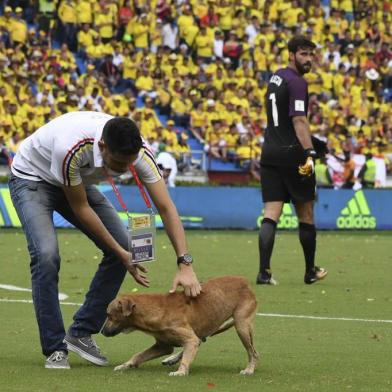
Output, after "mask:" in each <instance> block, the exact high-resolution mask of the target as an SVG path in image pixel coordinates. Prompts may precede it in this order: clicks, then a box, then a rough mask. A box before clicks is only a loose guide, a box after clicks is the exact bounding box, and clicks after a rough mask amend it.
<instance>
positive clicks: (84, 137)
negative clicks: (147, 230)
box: [11, 112, 162, 186]
mask: <svg viewBox="0 0 392 392" xmlns="http://www.w3.org/2000/svg"><path fill="white" fill-rule="evenodd" d="M111 118H113V116H110V115H109V114H105V113H99V112H71V113H67V114H63V115H62V116H60V117H57V118H55V119H54V120H52V121H50V122H49V123H47V124H45V125H44V126H42V127H41V128H39V129H38V130H37V131H36V132H34V133H33V134H32V135H31V136H29V137H28V138H26V139H25V140H24V141H23V142H22V143H21V145H20V147H19V150H18V152H17V154H16V156H15V157H14V160H13V162H12V166H11V171H12V173H13V174H14V175H15V176H17V177H21V178H25V179H28V180H33V181H42V180H44V181H47V182H49V183H50V184H53V185H56V186H63V185H65V186H75V185H79V184H80V183H82V182H83V184H86V185H88V184H96V183H99V182H101V181H104V180H105V179H106V175H105V173H104V170H103V160H102V155H101V152H100V150H99V147H98V141H99V140H101V137H102V131H103V127H104V125H105V124H106V122H107V121H108V120H110V119H111ZM134 167H135V169H136V172H137V174H138V176H139V178H140V180H141V181H142V182H144V183H154V182H157V181H159V180H160V179H161V178H162V176H161V172H160V170H159V168H158V166H157V164H156V162H155V159H154V156H153V154H152V152H151V150H150V149H149V146H148V144H147V142H146V141H145V140H144V139H143V147H142V148H141V149H140V152H139V155H138V157H137V159H136V161H135V162H134Z"/></svg>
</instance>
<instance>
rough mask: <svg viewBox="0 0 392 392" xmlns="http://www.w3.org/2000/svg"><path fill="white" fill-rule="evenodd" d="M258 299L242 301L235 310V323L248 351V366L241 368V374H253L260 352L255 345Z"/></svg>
mask: <svg viewBox="0 0 392 392" xmlns="http://www.w3.org/2000/svg"><path fill="white" fill-rule="evenodd" d="M256 306H257V303H256V300H255V299H252V300H251V301H247V302H244V303H242V304H241V305H240V306H239V307H238V308H237V309H236V310H235V312H234V325H235V329H236V330H237V334H238V336H239V338H240V339H241V342H242V344H243V345H244V347H245V349H246V351H247V353H248V366H247V367H246V368H245V369H244V370H241V372H240V373H241V374H244V375H251V374H253V373H254V371H255V367H256V363H257V359H258V354H257V351H256V349H255V347H254V345H253V322H254V318H255V314H256Z"/></svg>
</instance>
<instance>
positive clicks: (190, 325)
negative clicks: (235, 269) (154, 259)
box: [102, 276, 258, 376]
mask: <svg viewBox="0 0 392 392" xmlns="http://www.w3.org/2000/svg"><path fill="white" fill-rule="evenodd" d="M202 288H203V291H202V293H201V294H200V295H199V296H198V297H197V298H189V297H186V296H185V294H184V293H181V292H176V293H173V294H136V295H133V294H122V295H119V296H118V297H117V298H116V299H114V300H113V301H112V302H111V303H110V304H109V306H108V310H107V314H108V318H107V321H106V323H105V325H104V326H103V328H102V334H103V335H104V336H115V335H117V334H118V333H120V332H125V333H126V332H131V331H135V330H138V331H143V332H145V333H147V334H149V335H152V336H154V337H155V340H156V342H155V344H154V345H153V346H151V347H150V348H148V349H147V350H145V351H143V352H141V353H138V354H136V355H134V356H133V357H132V358H131V359H130V360H129V361H127V362H125V363H123V364H122V365H119V366H117V367H116V368H115V369H114V370H124V369H128V368H131V367H137V366H138V365H140V364H141V363H143V362H146V361H149V360H150V359H154V358H158V357H161V356H163V355H168V354H171V353H172V352H173V349H174V347H183V352H182V353H180V354H179V355H176V356H173V357H171V358H169V360H166V361H164V363H166V364H174V363H176V362H178V361H179V360H181V363H180V366H179V368H178V370H177V371H176V372H171V373H170V375H171V376H184V375H187V374H188V372H189V366H190V364H191V363H192V361H193V359H194V358H195V356H196V353H197V350H198V348H199V345H200V343H201V341H204V340H205V339H206V338H207V337H209V336H212V335H216V334H218V333H221V332H223V331H225V330H227V329H229V328H230V327H232V326H233V325H234V327H235V329H236V330H237V333H238V336H239V337H240V339H241V342H242V344H243V345H244V347H245V349H246V351H247V353H248V366H247V367H246V368H245V369H244V370H242V371H241V374H246V375H249V374H253V372H254V369H255V366H256V361H257V358H258V355H257V352H256V350H255V348H254V346H253V321H254V317H255V314H256V307H257V301H256V297H255V295H254V294H253V292H252V291H251V289H250V287H249V283H248V281H247V280H246V279H245V278H243V277H240V276H225V277H221V278H216V279H211V280H209V281H207V282H206V283H204V284H203V285H202Z"/></svg>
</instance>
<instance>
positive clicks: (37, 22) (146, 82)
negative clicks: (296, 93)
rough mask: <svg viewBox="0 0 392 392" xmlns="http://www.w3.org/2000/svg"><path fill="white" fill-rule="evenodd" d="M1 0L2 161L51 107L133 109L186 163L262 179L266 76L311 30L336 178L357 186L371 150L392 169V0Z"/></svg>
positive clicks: (312, 79) (317, 101) (321, 115)
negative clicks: (292, 40) (296, 38)
mask: <svg viewBox="0 0 392 392" xmlns="http://www.w3.org/2000/svg"><path fill="white" fill-rule="evenodd" d="M0 7H1V9H0V11H1V14H2V15H1V16H0V116H1V124H0V165H1V164H3V165H4V164H6V163H7V162H9V160H10V159H12V155H13V154H14V153H15V151H16V149H17V148H18V145H19V144H20V142H21V141H22V140H23V139H24V138H25V137H27V136H28V135H29V134H31V133H32V132H34V130H35V129H37V128H38V127H39V126H41V125H42V124H44V123H45V122H47V121H49V120H50V119H52V118H54V117H56V116H58V115H60V114H62V113H65V112H68V111H72V110H96V111H104V112H108V113H111V114H113V115H121V116H132V117H133V118H134V119H135V121H137V122H138V124H139V126H140V128H141V130H142V134H143V136H144V137H145V138H146V139H147V140H148V141H149V142H150V143H151V145H152V147H153V148H154V151H155V152H156V153H157V154H158V153H159V152H160V151H166V152H169V153H171V154H172V155H173V156H174V157H175V158H176V160H177V163H178V169H179V171H180V172H185V173H187V172H191V173H192V172H195V171H197V170H198V171H199V172H200V171H207V172H210V173H214V175H215V177H214V179H218V180H219V176H218V177H216V174H217V173H226V174H225V181H229V180H228V178H229V179H230V175H232V178H233V179H234V178H238V175H241V174H244V176H245V177H243V178H246V181H249V180H250V179H251V178H254V179H256V180H257V179H258V160H259V157H260V153H261V149H262V144H263V132H264V129H265V126H266V113H265V111H264V94H265V91H266V83H267V81H268V79H269V77H270V76H271V74H272V73H273V72H274V71H276V70H277V69H278V68H279V67H283V66H285V64H286V63H287V59H288V52H287V48H286V47H287V41H288V39H289V38H290V37H291V36H292V35H293V34H304V35H306V36H308V37H309V38H311V39H312V40H313V41H314V42H316V43H317V49H316V58H315V65H316V66H315V67H314V69H313V71H312V72H311V73H309V74H307V75H306V79H307V80H308V83H309V93H310V105H309V119H310V124H311V130H312V132H313V133H314V135H315V136H317V137H319V138H320V139H322V140H325V141H327V142H328V146H329V149H330V154H329V155H328V156H327V159H326V160H325V162H323V163H322V164H324V165H325V167H326V170H327V171H328V174H329V175H330V177H331V181H330V182H329V184H327V185H329V186H334V187H337V188H339V187H350V186H354V184H355V178H356V176H358V175H359V173H360V169H361V167H362V166H363V165H364V164H365V165H366V162H367V160H369V159H374V160H376V161H377V167H378V168H379V169H378V171H377V173H378V174H377V179H376V182H375V186H384V185H385V184H386V172H387V171H388V172H389V173H391V169H392V167H391V163H390V162H391V161H392V121H391V118H392V105H391V102H392V50H391V45H392V33H391V26H392V10H391V3H390V2H389V1H381V0H367V1H365V0H309V1H307V0H302V1H301V0H292V1H284V0H274V1H271V0H259V1H257V0H189V1H185V0H177V1H175V0H173V1H170V0H151V1H138V0H134V1H126V0H125V1H123V0H112V1H110V0H99V1H98V0H76V1H72V0H39V1H27V0H20V1H17V0H13V1H12V0H8V1H2V2H1V6H0ZM320 167H321V169H322V168H323V167H324V166H322V165H321V166H320ZM227 173H229V177H228V176H227ZM353 173H354V174H353ZM369 173H370V171H368V176H369ZM319 175H320V176H321V177H323V173H322V170H320V173H319ZM321 177H320V178H321ZM323 179H324V180H325V178H324V177H323Z"/></svg>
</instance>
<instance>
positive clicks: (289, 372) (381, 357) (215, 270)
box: [0, 230, 392, 392]
mask: <svg viewBox="0 0 392 392" xmlns="http://www.w3.org/2000/svg"><path fill="white" fill-rule="evenodd" d="M391 238H392V237H391V233H378V234H374V233H351V232H345V233H334V232H320V233H319V235H318V263H319V264H320V265H322V266H323V267H326V268H327V269H328V270H329V276H328V278H327V279H326V280H325V281H323V282H319V283H317V284H314V285H311V286H306V285H304V284H303V257H302V249H301V248H300V245H299V242H298V240H297V234H296V233H279V235H278V236H277V239H276V244H275V252H274V255H273V260H272V264H273V271H274V275H275V277H276V278H277V280H278V281H279V286H276V287H270V286H267V287H265V286H256V285H255V284H254V281H255V277H256V272H257V268H258V266H257V264H258V254H257V233H256V232H246V231H242V232H241V231H221V232H216V231H190V232H188V242H189V246H190V250H191V252H192V254H193V255H194V257H195V260H196V261H195V269H196V271H197V273H198V275H199V278H200V279H201V280H206V279H208V278H210V277H215V276H220V275H233V274H235V275H244V276H246V277H248V278H249V279H250V281H251V282H252V285H253V288H254V290H255V292H256V295H257V298H258V300H259V310H258V312H259V313H261V314H260V315H258V316H257V317H256V321H255V345H256V348H257V350H258V351H259V353H260V354H261V360H260V362H259V365H258V368H257V370H256V372H255V374H254V375H253V376H251V377H246V376H240V375H239V371H240V369H242V368H244V367H245V365H246V353H245V350H244V348H243V347H242V345H241V343H240V340H239V338H238V337H237V335H236V333H235V331H234V330H230V331H228V332H226V333H224V334H222V335H219V336H217V337H214V338H211V339H209V340H208V341H207V342H206V343H205V344H203V345H202V346H201V347H200V350H199V353H198V355H197V357H196V360H195V361H194V363H193V366H192V367H191V373H190V375H189V376H188V377H183V378H173V377H169V376H168V371H169V369H168V368H166V367H163V366H162V365H161V364H160V361H159V360H154V361H151V362H149V363H146V364H144V365H142V366H141V367H140V368H138V369H133V370H129V371H127V372H113V367H114V366H115V365H118V364H120V363H122V362H124V361H126V360H127V359H129V357H130V356H131V355H132V354H134V353H135V352H137V351H139V350H142V349H144V348H146V347H147V346H148V345H150V344H151V343H152V341H153V339H152V338H150V337H148V336H146V335H143V334H141V333H139V332H135V333H133V334H130V335H120V336H117V337H114V338H105V337H103V336H97V342H98V344H99V345H100V347H101V349H102V350H103V352H104V353H105V354H106V355H107V356H108V358H109V360H110V364H111V366H109V367H107V368H99V367H95V366H94V365H90V364H89V363H87V362H85V361H83V360H82V359H79V357H77V356H76V355H75V354H72V353H71V354H70V361H71V366H72V369H71V370H70V371H56V370H45V369H44V367H43V363H44V357H43V356H42V355H41V352H40V347H39V340H38V332H37V327H36V322H35V317H34V313H33V306H32V304H29V303H18V302H5V301H4V300H5V299H9V300H21V299H30V298H31V294H30V293H28V292H20V291H9V290H5V289H1V288H0V361H1V362H0V391H3V392H5V391H24V392H25V391H135V392H140V391H170V392H177V391H188V392H193V391H206V390H213V391H238V390H241V391H243V392H248V391H279V392H285V391H301V392H303V391H328V392H334V391H355V392H356V391H376V392H378V391H391V390H392V333H391V329H392V323H391V322H389V323H388V322H376V321H374V320H386V321H387V320H392V290H391V283H390V282H391V276H392V252H391V245H392V239H391ZM59 242H60V249H61V254H62V269H61V275H60V291H61V292H63V293H66V294H67V295H68V296H69V298H68V299H67V301H69V302H74V303H80V302H82V301H83V295H84V293H85V292H86V290H87V287H88V284H89V282H90V279H91V277H92V275H93V273H94V271H95V269H96V265H97V263H98V261H99V258H100V255H99V253H98V251H97V250H96V249H95V247H94V246H93V245H92V244H91V243H90V242H89V241H88V240H87V239H86V238H85V237H84V236H82V235H80V234H78V233H77V232H76V231H59ZM175 270H176V266H175V258H174V254H173V251H172V248H171V246H170V244H169V241H168V239H167V237H166V235H165V234H164V233H163V232H159V235H158V261H156V262H154V263H153V264H150V273H149V275H150V279H151V282H152V283H151V288H150V289H144V288H139V291H141V292H143V291H147V290H148V291H150V292H166V291H168V290H169V288H170V285H171V281H172V278H173V276H174V273H175ZM0 284H11V285H15V286H19V287H25V288H28V287H30V275H29V259H28V255H27V251H26V245H25V239H24V235H23V233H22V232H21V231H13V230H2V231H1V233H0ZM134 287H136V285H135V283H134V281H133V280H132V278H131V277H130V276H129V277H127V279H126V281H125V282H124V285H123V287H122V291H123V292H126V291H131V290H132V289H133V288H134ZM76 309H77V307H76V306H72V305H64V306H62V310H63V316H64V321H65V324H66V326H68V325H69V324H70V322H71V320H72V315H73V313H74V312H75V311H76ZM268 314H269V315H268ZM271 314H275V315H277V314H280V315H293V316H295V315H303V316H316V317H322V318H318V319H311V318H297V317H293V318H285V317H273V316H271ZM324 318H325V319H324ZM334 318H335V319H334ZM344 318H345V319H351V320H342V319H344ZM353 319H362V321H359V320H353ZM363 320H368V321H363ZM371 320H373V321H371Z"/></svg>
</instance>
